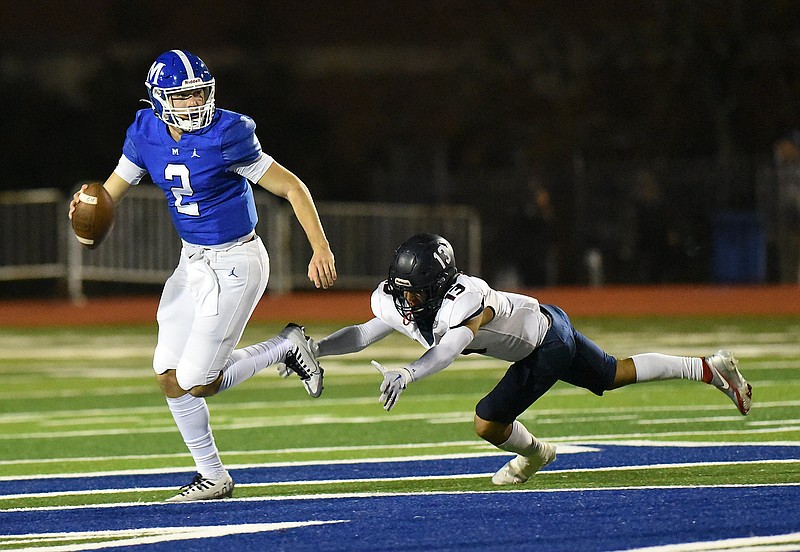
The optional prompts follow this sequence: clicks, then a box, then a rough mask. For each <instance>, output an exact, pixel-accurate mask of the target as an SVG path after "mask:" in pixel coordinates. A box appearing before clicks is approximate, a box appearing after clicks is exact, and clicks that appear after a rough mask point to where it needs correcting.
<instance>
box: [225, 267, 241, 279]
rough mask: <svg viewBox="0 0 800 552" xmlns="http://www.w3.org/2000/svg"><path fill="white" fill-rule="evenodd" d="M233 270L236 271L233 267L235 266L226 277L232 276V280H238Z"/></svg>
mask: <svg viewBox="0 0 800 552" xmlns="http://www.w3.org/2000/svg"><path fill="white" fill-rule="evenodd" d="M234 270H236V267H235V266H234V267H233V268H232V269H231V273H230V274H228V277H230V276H233V277H234V278H238V277H239V276H238V275H237V274H236V273H235V272H234Z"/></svg>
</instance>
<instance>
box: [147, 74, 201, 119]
mask: <svg viewBox="0 0 800 552" xmlns="http://www.w3.org/2000/svg"><path fill="white" fill-rule="evenodd" d="M195 80H198V81H199V82H197V83H194V84H186V83H184V84H183V85H182V86H178V87H174V88H157V87H153V88H152V89H151V91H150V92H151V93H150V97H151V98H152V99H153V101H155V102H158V105H159V107H160V109H159V110H156V115H157V116H158V118H159V119H161V120H162V121H164V122H165V123H166V124H168V125H170V126H173V127H176V128H178V129H180V130H182V131H184V132H193V131H195V130H200V129H201V128H204V127H207V126H208V125H210V124H211V121H212V119H213V117H214V109H215V106H214V92H215V88H216V87H215V85H214V79H211V81H210V82H204V81H202V80H200V79H195ZM195 90H202V91H203V97H204V98H205V102H204V103H203V104H201V105H195V106H191V107H175V106H174V104H173V102H174V101H175V100H174V98H173V96H174V95H176V94H184V93H188V92H193V91H195ZM159 111H160V112H159Z"/></svg>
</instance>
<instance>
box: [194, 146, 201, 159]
mask: <svg viewBox="0 0 800 552" xmlns="http://www.w3.org/2000/svg"><path fill="white" fill-rule="evenodd" d="M192 157H197V158H198V159H199V158H200V155H198V153H197V148H194V151H192Z"/></svg>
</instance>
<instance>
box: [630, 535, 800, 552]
mask: <svg viewBox="0 0 800 552" xmlns="http://www.w3.org/2000/svg"><path fill="white" fill-rule="evenodd" d="M798 543H800V533H786V534H785V535H769V536H766V537H741V538H735V539H722V540H716V541H702V542H686V543H681V544H666V545H664V546H648V547H645V548H626V549H625V551H626V552H693V551H695V550H705V551H720V552H721V551H723V550H744V547H745V546H747V547H749V548H748V550H753V551H756V550H765V551H766V550H769V551H772V552H775V551H780V550H786V551H789V550H797V549H798V547H797V546H792V547H789V548H785V547H780V548H777V547H774V546H769V547H768V548H767V547H766V546H767V545H773V544H798Z"/></svg>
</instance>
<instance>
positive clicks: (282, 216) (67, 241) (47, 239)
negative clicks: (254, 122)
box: [0, 185, 481, 300]
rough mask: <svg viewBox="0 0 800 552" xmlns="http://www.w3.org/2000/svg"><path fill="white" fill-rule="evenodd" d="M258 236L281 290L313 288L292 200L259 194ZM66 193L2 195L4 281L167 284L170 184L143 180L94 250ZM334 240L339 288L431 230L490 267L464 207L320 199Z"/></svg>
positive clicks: (378, 275) (77, 289)
mask: <svg viewBox="0 0 800 552" xmlns="http://www.w3.org/2000/svg"><path fill="white" fill-rule="evenodd" d="M255 197H256V208H257V210H258V216H259V223H258V226H257V227H256V230H257V232H258V233H259V235H260V236H261V238H262V239H263V240H264V243H265V245H266V246H267V250H268V251H269V254H270V261H271V262H270V268H271V275H270V284H269V289H270V291H271V292H273V293H285V292H288V291H291V290H293V289H302V288H307V287H308V286H309V283H308V278H307V269H308V262H309V260H310V258H311V248H310V246H309V245H308V242H307V241H306V239H305V234H304V233H303V230H302V228H300V225H299V223H298V222H297V219H296V218H295V217H294V214H293V212H292V209H291V206H290V205H289V203H287V202H285V201H283V200H280V199H278V198H276V197H275V196H272V195H270V194H269V193H266V192H260V191H257V192H256V194H255ZM67 201H68V199H67V198H66V197H65V196H64V195H63V193H61V192H59V191H58V190H51V189H48V190H35V191H31V192H6V193H3V194H0V221H2V222H0V229H1V230H2V249H0V281H3V280H5V281H11V280H27V279H36V278H56V279H64V280H65V281H66V282H67V289H68V292H69V295H70V297H71V298H72V299H74V300H81V299H83V295H84V290H83V288H84V282H87V281H98V282H115V283H131V284H159V283H162V282H163V281H164V280H166V278H167V277H169V275H170V274H171V273H172V271H173V269H174V268H175V265H176V264H177V262H178V256H179V252H180V240H179V238H178V237H177V235H176V233H175V230H174V228H173V226H172V221H171V219H170V216H169V213H168V212H167V209H166V207H165V204H164V201H165V200H164V196H163V194H162V193H161V191H160V190H158V189H156V188H154V187H152V186H146V185H143V186H137V187H135V188H133V189H131V190H130V192H129V193H128V195H127V196H126V198H125V200H124V201H122V202H121V203H120V204H119V205H118V206H117V210H116V213H115V226H114V229H113V230H112V231H111V234H110V235H109V236H108V238H106V241H105V242H104V243H103V244H102V245H101V246H99V247H98V248H97V249H94V250H91V251H90V250H87V249H85V248H84V247H83V246H81V245H80V244H79V243H78V241H77V240H76V239H74V235H73V233H72V229H71V228H70V225H69V220H68V219H67V216H66V210H67ZM317 209H318V210H319V214H320V219H321V220H322V223H323V226H324V227H325V231H326V234H327V236H328V239H329V240H330V242H331V246H332V248H333V251H334V254H335V255H336V265H337V270H338V272H339V280H338V282H337V285H336V287H337V288H339V289H351V290H352V289H371V288H372V287H374V286H375V285H377V283H378V282H380V281H381V280H382V279H383V278H385V277H386V274H387V271H388V267H389V263H390V262H391V259H392V254H393V252H394V248H395V247H397V246H398V245H399V244H400V243H402V241H404V240H405V239H406V238H407V237H408V236H410V235H412V234H414V233H416V232H421V231H428V232H436V233H440V234H442V235H445V236H447V238H448V239H449V240H450V241H451V242H452V243H453V247H454V248H455V250H456V252H457V254H458V255H459V257H458V263H459V266H460V267H462V268H463V269H465V270H467V271H469V272H473V273H480V264H481V257H480V255H481V224H480V219H479V217H478V215H477V213H476V211H475V210H474V209H472V208H469V207H464V206H422V205H410V204H385V203H328V202H320V203H318V204H317Z"/></svg>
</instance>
